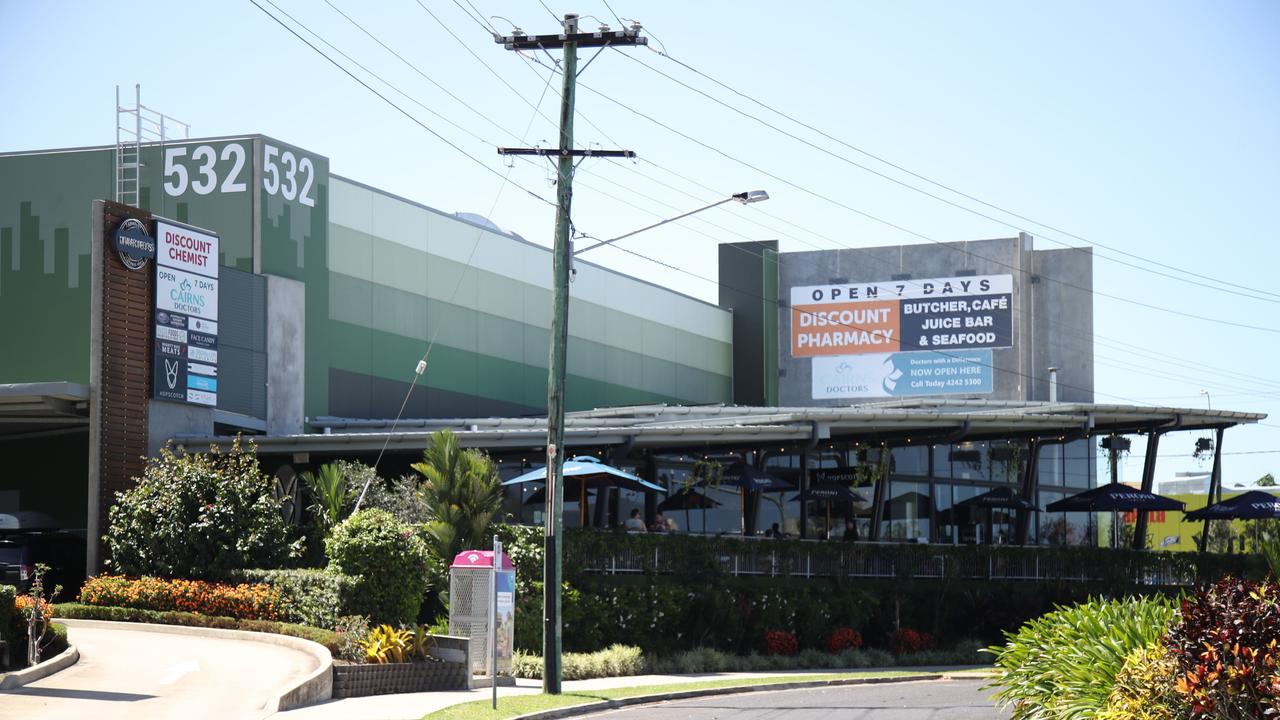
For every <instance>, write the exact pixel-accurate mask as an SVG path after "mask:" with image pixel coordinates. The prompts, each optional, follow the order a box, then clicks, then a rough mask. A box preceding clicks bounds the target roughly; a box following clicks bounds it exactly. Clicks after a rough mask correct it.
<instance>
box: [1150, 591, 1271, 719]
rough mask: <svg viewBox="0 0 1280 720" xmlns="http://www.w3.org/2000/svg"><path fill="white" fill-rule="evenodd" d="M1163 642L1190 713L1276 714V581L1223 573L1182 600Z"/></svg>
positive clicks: (1206, 715) (1204, 715)
mask: <svg viewBox="0 0 1280 720" xmlns="http://www.w3.org/2000/svg"><path fill="white" fill-rule="evenodd" d="M1166 647H1167V648H1168V651H1169V655H1170V657H1171V658H1172V659H1173V661H1174V662H1175V663H1176V665H1177V669H1178V678H1177V689H1178V692H1179V693H1180V694H1182V696H1183V697H1185V698H1186V700H1187V702H1188V703H1189V704H1190V705H1191V714H1190V717H1191V718H1193V719H1195V720H1200V719H1201V718H1205V719H1208V718H1214V719H1215V720H1216V719H1218V718H1222V719H1223V720H1236V718H1263V717H1272V718H1274V717H1280V584H1277V583H1274V582H1269V583H1258V582H1252V581H1248V580H1239V579H1237V578H1230V577H1228V578H1223V579H1222V580H1220V581H1218V582H1217V583H1215V584H1214V585H1211V586H1208V587H1203V588H1199V589H1197V590H1196V592H1195V593H1194V594H1193V595H1192V596H1190V597H1188V598H1185V599H1184V600H1183V601H1182V619H1181V621H1180V622H1178V623H1177V624H1176V625H1174V626H1173V628H1172V629H1171V630H1170V631H1169V637H1168V640H1167V644H1166Z"/></svg>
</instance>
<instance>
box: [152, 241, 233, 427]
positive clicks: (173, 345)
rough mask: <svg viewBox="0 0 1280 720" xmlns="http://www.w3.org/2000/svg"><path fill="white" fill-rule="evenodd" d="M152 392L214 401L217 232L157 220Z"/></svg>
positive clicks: (172, 397)
mask: <svg viewBox="0 0 1280 720" xmlns="http://www.w3.org/2000/svg"><path fill="white" fill-rule="evenodd" d="M155 323H156V324H155V331H156V334H155V338H156V339H155V352H154V353H153V355H152V384H151V386H152V395H153V396H154V397H156V398H157V399H160V400H172V401H175V402H184V403H194V404H197V405H206V406H210V407H216V406H217V404H218V236H217V235H214V234H212V233H209V232H206V231H204V230H199V229H197V228H193V227H190V226H187V225H181V224H179V223H175V222H173V221H172V220H161V219H157V220H156V303H155Z"/></svg>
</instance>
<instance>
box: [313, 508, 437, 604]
mask: <svg viewBox="0 0 1280 720" xmlns="http://www.w3.org/2000/svg"><path fill="white" fill-rule="evenodd" d="M325 554H326V555H327V556H328V558H329V562H330V564H331V565H332V567H333V569H335V570H337V571H338V572H340V573H343V574H345V575H349V576H351V578H352V581H351V582H352V585H351V601H350V603H349V606H350V607H349V609H350V611H351V612H353V613H357V614H360V615H365V616H367V617H368V618H369V619H370V620H371V621H372V622H375V623H391V624H404V623H409V622H413V621H414V620H416V619H417V617H418V608H419V607H421V606H422V595H423V593H424V592H425V591H426V588H427V581H426V573H427V569H428V561H429V557H430V556H429V551H428V549H427V546H426V544H425V543H424V542H423V540H422V538H421V537H419V535H418V533H417V532H415V531H414V530H413V529H412V528H410V527H409V526H408V525H405V524H404V523H402V522H400V521H398V520H396V519H395V518H394V517H392V516H391V515H390V514H389V513H388V512H387V511H385V510H379V509H376V508H375V509H372V510H361V511H360V512H358V513H356V514H354V515H352V516H351V517H349V518H347V519H346V520H344V521H343V522H342V523H341V524H339V525H338V527H336V528H334V531H333V533H332V534H331V535H330V536H329V537H328V538H327V539H326V540H325Z"/></svg>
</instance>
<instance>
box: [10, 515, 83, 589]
mask: <svg viewBox="0 0 1280 720" xmlns="http://www.w3.org/2000/svg"><path fill="white" fill-rule="evenodd" d="M84 555H85V540H84V537H82V536H80V535H78V534H76V533H74V532H68V531H66V530H62V529H61V528H60V526H59V524H58V522H57V520H54V519H53V518H51V517H49V516H48V515H45V514H44V513H37V512H31V511H19V512H13V513H0V584H2V585H14V586H17V588H18V590H19V592H26V591H27V590H29V589H30V587H31V581H32V580H33V579H34V575H35V566H36V564H38V563H43V564H45V565H48V566H49V572H48V574H47V575H46V576H45V578H44V586H45V592H46V593H51V592H52V591H53V588H54V587H55V586H57V585H61V586H62V594H61V595H60V596H59V599H60V600H67V599H70V598H74V597H75V596H76V594H77V593H78V592H79V590H80V586H81V584H83V583H84V568H85V564H84V563H85V557H84Z"/></svg>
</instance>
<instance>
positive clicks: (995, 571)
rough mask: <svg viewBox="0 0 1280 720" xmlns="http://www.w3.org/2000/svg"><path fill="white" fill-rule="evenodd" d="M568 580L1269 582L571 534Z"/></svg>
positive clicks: (1068, 551) (950, 553)
mask: <svg viewBox="0 0 1280 720" xmlns="http://www.w3.org/2000/svg"><path fill="white" fill-rule="evenodd" d="M567 540H568V542H567V546H566V555H565V567H566V571H567V572H571V573H587V574H606V575H625V574H652V575H685V576H689V577H697V576H706V575H708V574H710V575H715V574H722V575H728V576H732V577H770V578H777V577H790V578H884V579H892V578H897V579H903V580H905V579H938V580H940V579H944V578H955V579H962V580H1000V581H1077V582H1092V583H1105V584H1109V585H1112V586H1116V585H1150V586H1178V585H1183V586H1185V585H1191V584H1194V583H1195V582H1196V581H1197V580H1199V579H1213V578H1217V577H1220V576H1222V575H1224V574H1228V573H1230V574H1234V575H1241V576H1246V577H1256V576H1260V575H1261V574H1263V573H1264V572H1265V567H1264V565H1263V563H1262V561H1261V559H1260V558H1258V557H1256V556H1240V555H1213V554H1199V553H1172V552H1155V551H1133V550H1125V549H1110V548H1087V547H1045V546H954V545H910V544H892V543H835V542H831V543H822V542H804V541H796V540H763V541H762V540H752V539H743V538H733V537H702V536H681V535H676V536H654V535H627V534H623V533H614V532H609V533H599V532H591V531H572V532H571V533H570V534H569V537H568V538H567Z"/></svg>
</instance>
